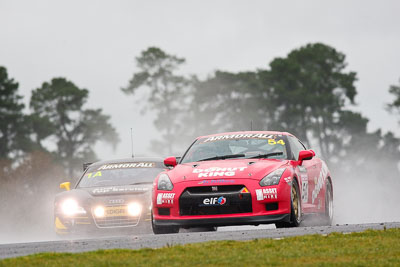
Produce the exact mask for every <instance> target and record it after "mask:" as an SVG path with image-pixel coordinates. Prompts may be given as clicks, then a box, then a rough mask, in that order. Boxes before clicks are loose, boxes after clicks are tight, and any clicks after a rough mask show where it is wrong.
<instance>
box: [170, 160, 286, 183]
mask: <svg viewBox="0 0 400 267" xmlns="http://www.w3.org/2000/svg"><path fill="white" fill-rule="evenodd" d="M287 164H288V160H278V159H231V160H213V161H201V162H193V163H185V164H179V165H177V166H176V167H175V168H174V169H172V170H170V171H168V176H169V177H170V179H171V180H172V183H179V182H185V181H203V180H215V179H224V180H227V181H228V180H229V181H231V180H233V179H240V178H242V179H243V178H248V179H256V180H260V179H262V178H263V177H264V176H265V175H267V174H269V173H270V172H272V171H274V170H276V169H278V168H280V167H282V166H286V165H287ZM231 182H232V181H231Z"/></svg>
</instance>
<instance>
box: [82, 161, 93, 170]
mask: <svg viewBox="0 0 400 267" xmlns="http://www.w3.org/2000/svg"><path fill="white" fill-rule="evenodd" d="M92 164H93V162H86V163H83V171H86V169H87V168H89V166H90V165H92Z"/></svg>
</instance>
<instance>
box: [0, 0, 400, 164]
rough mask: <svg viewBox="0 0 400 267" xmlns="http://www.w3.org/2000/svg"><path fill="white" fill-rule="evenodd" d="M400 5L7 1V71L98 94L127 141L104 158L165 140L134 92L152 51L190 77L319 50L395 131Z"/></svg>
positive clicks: (93, 101) (2, 50) (28, 84)
mask: <svg viewBox="0 0 400 267" xmlns="http://www.w3.org/2000/svg"><path fill="white" fill-rule="evenodd" d="M399 14H400V1H396V0H393V1H365V0H364V1H350V0H341V1H339V0H335V1H321V0H315V1H268V0H263V1H250V0H246V1H233V0H230V1H216V0H214V1H207V0H201V1H188V0H184V1H183V0H182V1H167V0H160V1H149V0H146V1H132V0H127V1H116V0H114V1H99V0H93V1H88V0H80V1H75V0H68V1H57V0H43V1H28V0H27V1H18V0H0V65H1V66H4V67H6V68H7V69H8V72H9V75H10V76H11V77H13V78H14V79H15V80H17V81H18V82H19V83H20V94H22V95H24V97H25V102H26V103H27V102H28V101H29V97H30V93H31V90H32V89H34V88H37V87H39V86H40V85H41V84H42V83H43V82H44V81H49V80H50V79H52V78H54V77H66V78H67V79H69V80H71V81H73V82H74V83H75V84H76V85H78V86H79V87H81V88H82V87H83V88H87V89H89V90H90V100H89V105H88V107H91V108H99V107H101V108H103V110H104V112H105V113H106V114H109V115H111V116H112V124H113V125H114V126H115V127H116V128H117V131H118V132H119V134H120V137H121V139H122V141H121V143H120V144H119V146H118V149H117V150H116V151H115V152H113V151H112V150H111V149H109V148H106V147H103V146H101V145H99V146H97V149H96V150H97V152H98V155H99V156H100V158H117V157H125V156H129V155H130V136H129V133H130V128H131V127H133V129H134V138H135V144H134V146H135V153H136V154H142V155H146V154H148V153H147V152H146V149H147V148H148V147H149V142H150V139H151V138H154V137H156V136H157V132H156V130H155V129H154V128H153V126H152V116H151V115H146V116H141V115H140V113H139V110H140V109H139V107H138V106H137V104H136V103H135V101H134V100H133V98H132V97H127V96H126V95H124V94H123V93H122V92H121V90H120V88H121V87H123V86H125V85H127V83H128V81H129V79H130V78H131V76H132V74H133V72H134V71H136V70H137V69H136V66H135V64H134V57H135V56H137V55H139V53H140V52H141V51H142V50H144V49H146V48H147V47H149V46H158V47H160V48H161V49H163V50H165V51H166V52H168V53H172V54H176V55H178V56H180V57H184V58H186V60H187V63H186V65H185V68H184V70H183V71H184V72H185V73H194V74H198V75H200V76H202V77H205V76H206V75H208V74H210V73H212V72H213V71H214V70H217V69H219V70H226V71H247V70H250V71H254V70H256V69H257V68H267V67H268V64H269V62H270V61H271V60H272V59H273V58H275V57H284V56H286V55H287V54H288V53H289V52H290V51H291V50H292V49H295V48H299V47H300V46H303V45H305V44H307V43H311V42H323V43H325V44H328V45H331V46H333V47H335V48H336V49H337V50H339V51H341V52H343V53H344V54H345V55H346V56H347V62H348V70H351V71H355V72H357V73H358V82H357V84H356V85H357V90H358V92H359V94H358V96H357V98H356V101H357V103H358V106H357V107H356V110H358V111H361V112H362V113H363V115H364V116H366V117H368V118H369V119H370V124H369V129H370V130H376V129H377V128H382V129H384V130H392V131H394V132H395V133H396V134H397V136H399V132H400V131H399V126H398V124H397V122H396V118H395V117H394V116H391V115H389V114H388V113H387V112H386V111H385V110H384V106H385V104H386V103H388V102H390V101H391V99H392V97H391V96H390V95H389V93H388V88H389V86H390V85H391V84H398V82H399V78H400V15H399Z"/></svg>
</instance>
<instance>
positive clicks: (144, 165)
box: [97, 162, 155, 171]
mask: <svg viewBox="0 0 400 267" xmlns="http://www.w3.org/2000/svg"><path fill="white" fill-rule="evenodd" d="M154 167H155V163H154V162H127V163H112V164H105V165H102V166H101V167H100V168H98V169H97V170H98V171H101V170H113V169H130V168H154Z"/></svg>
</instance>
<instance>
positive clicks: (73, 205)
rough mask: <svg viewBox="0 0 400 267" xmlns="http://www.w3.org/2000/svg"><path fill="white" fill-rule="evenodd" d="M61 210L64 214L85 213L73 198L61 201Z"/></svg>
mask: <svg viewBox="0 0 400 267" xmlns="http://www.w3.org/2000/svg"><path fill="white" fill-rule="evenodd" d="M61 211H62V213H63V214H64V215H67V216H73V215H76V214H86V211H85V209H84V208H82V207H80V206H79V205H78V202H77V201H76V200H75V199H72V198H69V199H66V200H64V201H63V202H62V203H61Z"/></svg>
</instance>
